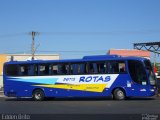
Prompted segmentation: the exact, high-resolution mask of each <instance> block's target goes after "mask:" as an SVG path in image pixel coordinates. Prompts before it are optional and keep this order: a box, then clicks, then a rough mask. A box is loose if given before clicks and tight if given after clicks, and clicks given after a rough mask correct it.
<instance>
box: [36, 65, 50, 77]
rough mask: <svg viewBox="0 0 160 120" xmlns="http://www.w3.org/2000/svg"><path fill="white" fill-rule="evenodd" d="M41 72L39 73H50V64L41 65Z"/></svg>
mask: <svg viewBox="0 0 160 120" xmlns="http://www.w3.org/2000/svg"><path fill="white" fill-rule="evenodd" d="M38 67H39V72H38V75H49V65H48V64H44V65H39V66H38Z"/></svg>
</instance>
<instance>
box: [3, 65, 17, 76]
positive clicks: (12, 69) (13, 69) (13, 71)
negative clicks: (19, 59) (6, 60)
mask: <svg viewBox="0 0 160 120" xmlns="http://www.w3.org/2000/svg"><path fill="white" fill-rule="evenodd" d="M5 69H6V70H5V73H6V75H8V76H17V75H18V65H6V67H5Z"/></svg>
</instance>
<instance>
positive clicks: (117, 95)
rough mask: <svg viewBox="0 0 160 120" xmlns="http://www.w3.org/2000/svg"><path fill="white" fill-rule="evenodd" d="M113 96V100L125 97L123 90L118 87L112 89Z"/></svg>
mask: <svg viewBox="0 0 160 120" xmlns="http://www.w3.org/2000/svg"><path fill="white" fill-rule="evenodd" d="M113 97H114V99H115V100H124V99H125V98H126V96H125V93H124V91H123V90H122V89H119V88H117V89H115V90H114V91H113Z"/></svg>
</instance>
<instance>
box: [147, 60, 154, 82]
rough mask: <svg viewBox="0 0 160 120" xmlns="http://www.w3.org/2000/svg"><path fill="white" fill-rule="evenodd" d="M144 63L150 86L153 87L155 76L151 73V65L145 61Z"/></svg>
mask: <svg viewBox="0 0 160 120" xmlns="http://www.w3.org/2000/svg"><path fill="white" fill-rule="evenodd" d="M144 63H145V67H146V70H147V74H148V78H149V81H150V84H151V85H155V84H156V77H155V74H154V72H153V69H152V66H151V63H150V61H149V60H145V61H144Z"/></svg>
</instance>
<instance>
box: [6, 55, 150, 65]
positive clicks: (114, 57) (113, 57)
mask: <svg viewBox="0 0 160 120" xmlns="http://www.w3.org/2000/svg"><path fill="white" fill-rule="evenodd" d="M146 59H147V58H142V57H132V56H131V57H122V56H118V55H96V56H84V57H83V58H82V59H63V60H27V61H9V62H6V63H5V64H32V63H52V62H54V63H59V62H61V63H62V62H64V63H65V62H85V61H97V60H102V61H103V60H139V61H143V60H146Z"/></svg>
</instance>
